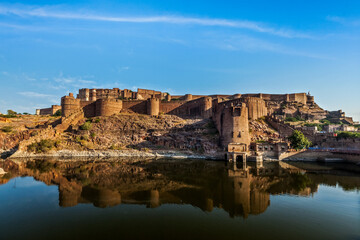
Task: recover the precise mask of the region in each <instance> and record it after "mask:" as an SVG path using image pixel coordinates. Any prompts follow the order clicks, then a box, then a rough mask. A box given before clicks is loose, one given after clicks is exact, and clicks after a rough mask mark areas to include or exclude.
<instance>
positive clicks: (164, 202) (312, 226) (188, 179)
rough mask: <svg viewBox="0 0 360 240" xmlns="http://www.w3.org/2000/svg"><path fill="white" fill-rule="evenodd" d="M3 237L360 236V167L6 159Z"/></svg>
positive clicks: (1, 191) (0, 200)
mask: <svg viewBox="0 0 360 240" xmlns="http://www.w3.org/2000/svg"><path fill="white" fill-rule="evenodd" d="M3 167H4V168H5V169H7V171H8V173H7V174H6V175H5V176H3V177H2V178H0V183H2V185H0V213H1V218H0V234H1V239H120V238H121V239H145V238H146V239H360V204H359V203H360V202H359V201H360V200H359V199H360V193H359V189H360V176H359V175H356V174H353V173H349V172H345V171H342V170H340V171H339V170H338V169H339V168H337V167H336V165H330V166H329V165H315V164H308V165H301V164H300V165H299V164H298V165H296V164H291V165H290V164H286V163H279V162H270V163H266V162H265V163H264V164H260V165H257V166H256V164H252V163H251V164H249V163H248V164H247V165H242V164H240V165H239V164H238V165H237V166H234V165H225V164H224V163H218V162H209V161H202V160H196V161H195V160H193V161H189V160H187V161H178V160H177V161H175V160H156V161H152V160H141V161H140V160H139V161H134V160H119V161H114V160H112V161H93V160H91V161H55V160H29V161H22V162H17V163H6V164H5V166H3Z"/></svg>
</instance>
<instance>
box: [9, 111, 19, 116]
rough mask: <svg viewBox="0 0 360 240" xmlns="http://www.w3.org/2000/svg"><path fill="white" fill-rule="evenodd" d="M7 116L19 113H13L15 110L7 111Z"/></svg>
mask: <svg viewBox="0 0 360 240" xmlns="http://www.w3.org/2000/svg"><path fill="white" fill-rule="evenodd" d="M7 114H8V115H10V116H13V115H16V114H17V112H15V111H13V110H11V109H9V110H7Z"/></svg>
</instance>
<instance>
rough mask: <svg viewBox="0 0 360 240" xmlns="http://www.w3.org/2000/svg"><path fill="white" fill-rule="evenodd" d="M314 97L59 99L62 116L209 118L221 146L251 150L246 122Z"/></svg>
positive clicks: (145, 93)
mask: <svg viewBox="0 0 360 240" xmlns="http://www.w3.org/2000/svg"><path fill="white" fill-rule="evenodd" d="M312 101H313V97H312V96H310V95H306V94H305V93H294V94H263V93H259V94H234V95H208V96H204V95H192V94H185V95H181V96H171V95H170V94H168V93H162V92H160V91H155V90H148V89H140V88H139V89H138V90H137V92H133V91H131V90H128V89H123V90H121V89H119V88H113V89H87V88H84V89H80V90H79V94H77V98H74V96H73V94H69V96H64V97H63V98H62V99H61V108H62V116H63V117H68V116H70V115H71V114H72V113H74V112H76V111H79V110H82V111H83V113H84V116H85V117H94V116H110V115H113V114H118V113H120V112H133V113H138V114H148V115H152V116H157V115H159V114H172V115H178V116H181V117H196V118H212V119H213V121H214V123H215V126H216V128H217V130H218V131H219V133H220V142H221V145H222V146H223V147H224V148H226V147H227V146H228V144H229V143H235V144H243V146H245V148H246V149H247V151H249V146H250V134H249V120H256V119H258V118H261V117H264V116H267V115H268V114H269V113H270V112H272V111H273V109H272V107H271V106H272V105H274V104H275V105H276V104H277V105H278V106H279V104H281V103H282V102H299V103H303V104H307V103H309V102H310V103H312ZM270 124H271V125H273V127H274V128H276V129H279V131H280V132H282V133H283V134H285V135H289V134H291V133H292V129H290V128H289V127H288V126H285V125H283V124H281V123H280V122H277V121H273V122H270Z"/></svg>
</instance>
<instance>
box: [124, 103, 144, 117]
mask: <svg viewBox="0 0 360 240" xmlns="http://www.w3.org/2000/svg"><path fill="white" fill-rule="evenodd" d="M123 110H130V111H133V112H136V113H139V114H147V104H146V101H141V100H133V101H126V100H124V101H123Z"/></svg>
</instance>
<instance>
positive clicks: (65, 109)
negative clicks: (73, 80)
mask: <svg viewBox="0 0 360 240" xmlns="http://www.w3.org/2000/svg"><path fill="white" fill-rule="evenodd" d="M78 109H80V100H79V99H75V98H74V95H73V94H72V93H69V96H64V97H62V98H61V113H62V116H63V117H68V116H70V115H71V114H72V113H73V112H76V111H77V110H78Z"/></svg>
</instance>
